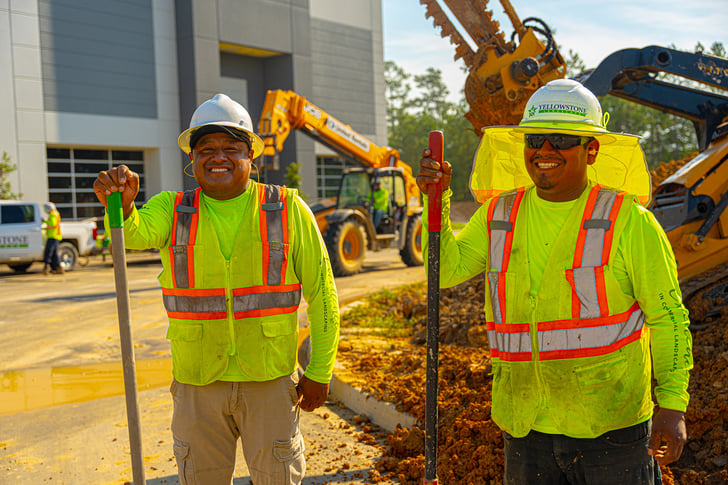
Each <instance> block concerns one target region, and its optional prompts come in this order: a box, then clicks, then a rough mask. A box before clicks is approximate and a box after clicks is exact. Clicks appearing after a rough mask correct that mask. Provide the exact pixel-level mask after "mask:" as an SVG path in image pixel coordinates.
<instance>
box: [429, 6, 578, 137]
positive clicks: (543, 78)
mask: <svg viewBox="0 0 728 485" xmlns="http://www.w3.org/2000/svg"><path fill="white" fill-rule="evenodd" d="M420 3H421V4H423V5H425V6H426V7H427V13H426V16H427V17H432V19H433V23H434V25H435V26H437V27H439V28H440V29H441V35H442V37H449V38H450V43H452V44H454V45H455V60H457V59H462V60H463V62H464V63H465V65H466V66H467V68H468V76H467V78H466V80H465V98H466V100H467V102H468V105H469V106H470V111H468V112H467V113H465V118H467V119H468V121H470V123H471V124H472V125H473V128H474V130H475V133H476V134H477V135H478V136H480V134H481V131H482V129H483V128H484V127H486V126H491V125H510V124H516V123H518V121H520V119H521V116H522V115H523V108H524V107H525V105H526V102H527V101H528V98H530V97H531V94H532V93H533V92H534V91H536V90H537V89H538V88H540V87H541V86H543V85H544V84H546V83H547V82H549V81H551V80H553V79H559V78H563V77H565V76H566V63H565V62H564V59H563V58H562V57H561V54H559V51H558V48H557V46H556V43H555V42H554V39H553V36H552V34H551V29H549V27H548V25H546V23H545V22H543V21H542V20H540V19H538V18H535V17H529V18H527V19H524V20H523V22H521V20H520V19H519V18H518V15H517V14H516V12H515V10H514V9H513V7H512V6H511V4H510V2H509V1H508V0H500V3H501V5H502V6H503V9H504V11H505V13H506V15H507V16H508V19H509V20H510V22H511V24H512V25H513V29H514V31H513V33H512V35H511V36H510V39H509V40H506V38H505V35H504V33H503V32H502V31H501V30H500V24H499V22H498V21H497V20H494V19H493V12H492V11H489V10H487V5H488V0H420ZM440 4H444V5H446V6H447V8H448V9H449V10H450V12H451V13H452V15H453V16H454V17H456V18H457V21H458V22H459V23H460V25H462V26H463V28H464V29H465V30H466V34H464V33H461V32H459V31H458V30H457V28H456V27H455V26H454V25H453V23H452V21H451V20H450V18H449V17H448V15H447V14H446V13H445V11H444V10H443V8H442V6H441V5H440ZM465 35H467V36H468V37H469V38H470V39H471V42H468V41H467V40H466V37H465ZM516 37H517V38H518V39H517V40H516ZM471 44H474V45H475V46H476V49H475V50H474V49H473V47H471Z"/></svg>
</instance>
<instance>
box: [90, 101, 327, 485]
mask: <svg viewBox="0 0 728 485" xmlns="http://www.w3.org/2000/svg"><path fill="white" fill-rule="evenodd" d="M178 144H179V146H180V148H181V149H182V150H183V151H184V152H185V153H187V154H188V155H189V158H190V164H191V165H192V173H193V174H194V177H195V180H196V181H197V183H198V184H199V186H200V187H199V188H197V189H193V190H189V191H186V192H162V193H160V194H157V195H155V196H154V197H152V198H151V199H150V200H149V201H148V202H147V203H146V204H145V205H144V206H143V207H142V208H141V209H139V210H137V209H136V207H135V206H134V199H135V197H136V195H137V193H138V190H139V176H138V175H137V174H136V173H134V172H132V171H131V170H129V169H128V168H127V167H126V166H124V165H120V166H119V167H115V168H112V169H111V170H109V171H104V172H101V173H100V174H99V175H98V177H97V179H96V182H95V183H94V191H95V192H96V195H97V197H98V198H99V201H101V203H102V204H104V205H106V197H107V195H110V194H111V193H112V192H116V191H118V192H121V196H122V206H123V209H124V237H125V241H126V245H127V247H129V248H131V249H147V248H159V249H160V256H161V259H162V265H163V271H162V273H161V274H160V275H159V278H158V279H159V282H160V285H161V287H162V295H163V300H164V305H165V308H166V310H167V316H168V318H169V328H168V330H167V338H168V339H169V340H170V343H171V347H172V362H173V374H174V381H173V383H172V386H171V388H170V391H171V393H172V396H173V399H174V415H173V418H172V434H173V436H174V454H175V458H176V460H177V467H178V470H179V478H180V482H181V483H182V484H229V483H230V482H231V480H232V476H233V471H234V468H235V454H236V448H237V441H238V439H240V440H241V441H242V447H243V455H244V456H245V460H246V462H247V464H248V469H249V470H250V475H251V478H252V480H253V483H255V484H256V485H280V484H286V485H287V484H299V483H301V480H302V478H303V476H304V473H305V468H306V463H305V459H304V454H303V452H304V442H303V438H302V436H301V433H300V430H299V425H298V423H299V410H300V409H303V410H304V411H313V410H314V409H315V408H317V407H319V406H321V405H322V404H323V403H324V402H325V401H326V399H327V396H328V383H329V381H330V380H331V377H332V372H333V366H334V360H335V357H336V349H337V343H338V335H339V311H338V297H337V293H336V287H335V285H334V277H333V273H332V271H331V266H330V263H329V259H328V255H327V252H326V247H325V245H324V242H323V239H322V238H321V235H320V233H319V231H318V228H317V226H316V221H315V219H314V217H313V214H312V213H311V211H310V209H309V208H308V206H307V205H306V203H305V202H304V201H303V200H302V199H301V198H300V197H299V196H298V193H297V191H296V190H294V189H288V188H286V187H279V186H274V185H263V184H260V183H257V182H255V181H253V180H250V172H251V164H252V160H253V159H254V158H255V157H256V156H258V155H260V154H262V153H263V141H262V140H261V139H260V137H259V136H258V135H256V134H255V133H254V132H253V127H252V123H251V119H250V116H249V114H248V112H247V110H246V109H245V108H243V106H241V105H240V104H238V103H237V102H235V101H233V100H232V99H230V98H229V97H228V96H226V95H224V94H217V95H215V96H214V97H213V98H212V99H209V100H207V101H205V102H204V103H202V104H201V105H200V106H199V107H198V108H197V110H196V111H195V112H194V114H193V115H192V120H191V122H190V127H189V129H187V130H185V131H184V132H183V133H182V134H181V135H180V136H179V139H178ZM301 296H303V298H305V300H306V302H307V303H308V309H307V316H308V320H309V325H310V337H311V348H312V352H311V353H312V355H311V359H310V362H309V363H308V365H307V367H306V369H305V374H304V375H303V376H301V377H300V380H299V377H298V373H297V372H296V368H297V366H296V350H297V340H298V315H297V310H298V306H299V303H300V299H301Z"/></svg>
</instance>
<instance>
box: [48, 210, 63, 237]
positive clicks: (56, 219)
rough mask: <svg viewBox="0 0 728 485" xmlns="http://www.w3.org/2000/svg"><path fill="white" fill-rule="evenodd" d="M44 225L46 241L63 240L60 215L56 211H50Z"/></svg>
mask: <svg viewBox="0 0 728 485" xmlns="http://www.w3.org/2000/svg"><path fill="white" fill-rule="evenodd" d="M45 223H46V237H47V238H48V239H58V240H59V241H60V240H61V239H63V236H62V235H61V214H60V213H59V212H58V211H51V212H50V213H49V214H48V219H46V221H45Z"/></svg>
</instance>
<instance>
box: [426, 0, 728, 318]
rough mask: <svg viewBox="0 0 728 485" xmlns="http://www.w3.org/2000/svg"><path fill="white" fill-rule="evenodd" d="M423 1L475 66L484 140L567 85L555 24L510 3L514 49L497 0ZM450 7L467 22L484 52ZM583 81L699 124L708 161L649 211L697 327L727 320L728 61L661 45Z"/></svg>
mask: <svg viewBox="0 0 728 485" xmlns="http://www.w3.org/2000/svg"><path fill="white" fill-rule="evenodd" d="M420 3H421V4H424V5H426V7H427V13H426V16H427V17H432V18H433V20H434V24H435V25H436V26H438V27H440V29H441V34H442V36H443V37H445V36H449V37H450V41H451V43H453V44H455V46H456V49H455V52H456V54H455V59H459V58H462V59H463V61H464V62H465V64H466V65H467V67H468V71H469V74H468V77H467V79H466V82H465V95H466V99H467V101H468V103H469V105H470V112H469V113H468V114H466V117H467V118H468V120H469V121H470V122H471V124H472V125H473V128H474V129H475V132H476V134H478V135H479V136H480V133H481V129H482V128H483V127H484V126H490V125H512V124H516V123H518V122H519V121H520V119H521V116H522V114H523V109H524V107H525V104H526V101H527V100H528V98H529V97H530V95H531V93H532V92H533V91H535V90H536V89H538V88H539V87H541V86H542V85H544V84H545V83H546V82H548V81H550V80H551V79H556V78H562V77H565V73H566V69H565V63H564V61H563V59H562V57H561V55H560V54H559V53H558V50H557V47H556V43H555V42H554V39H553V36H552V35H551V30H550V29H549V28H548V26H547V25H546V23H545V22H544V21H542V20H540V19H537V18H533V17H531V18H527V19H524V20H523V22H521V21H520V20H519V18H518V16H517V15H516V13H515V11H514V10H513V7H512V6H511V4H510V2H509V1H508V0H500V3H501V5H502V6H503V9H504V10H505V13H506V14H507V15H508V17H509V20H510V21H511V23H512V24H513V28H514V32H513V35H512V36H511V40H510V42H506V41H505V39H504V34H503V32H501V31H500V26H499V24H498V22H497V21H495V20H493V18H492V12H491V11H488V10H486V6H487V4H488V1H487V0H420ZM440 3H442V4H445V5H447V7H448V8H449V9H450V12H451V13H452V14H453V15H454V16H455V17H457V20H458V21H459V23H460V24H461V25H462V26H463V27H464V29H465V30H466V31H467V35H469V36H470V37H471V39H472V41H473V42H474V43H475V44H476V45H477V50H476V51H473V49H472V48H470V47H469V45H468V43H467V42H466V41H465V38H464V36H463V34H461V33H460V32H458V30H457V28H455V26H454V25H453V24H452V23H451V21H450V19H449V18H448V16H447V15H446V14H445V12H444V11H443V9H442V7H441V6H440ZM536 34H538V36H536ZM516 36H518V39H519V42H518V43H517V42H516V40H515V37H516ZM538 37H540V38H538ZM665 75H670V76H671V77H672V78H670V77H667V78H666V77H665ZM575 79H576V80H578V81H580V82H582V83H583V84H584V85H585V86H586V87H588V88H589V89H590V90H591V91H592V92H594V94H596V95H597V96H605V95H607V94H610V95H613V96H617V97H620V98H622V99H625V100H628V101H631V102H635V103H639V104H642V105H644V106H648V107H651V108H654V109H657V110H660V111H663V112H666V113H670V114H673V115H675V116H679V117H682V118H685V119H688V120H690V121H691V122H692V123H693V125H694V127H695V132H696V135H697V140H698V148H699V152H700V153H699V154H698V156H697V157H695V158H694V159H693V160H691V161H690V162H689V163H688V164H686V165H685V166H684V167H683V168H682V169H680V170H679V171H678V172H676V173H674V174H673V175H672V176H670V177H669V178H667V179H666V180H664V181H663V182H661V183H660V185H659V186H658V188H657V189H656V190H655V193H654V194H653V195H654V197H653V201H652V203H651V204H650V206H649V209H650V210H652V211H653V213H654V214H655V216H656V217H657V219H658V220H659V221H660V223H661V224H662V226H663V227H664V229H665V232H666V233H667V236H668V239H669V240H670V243H671V244H672V247H673V251H674V253H675V258H676V259H677V263H678V277H679V279H680V286H681V289H682V293H683V301H684V302H685V304H686V305H687V307H688V308H689V310H690V318H691V322H692V323H691V327H692V328H700V327H701V326H704V325H706V324H707V323H709V322H710V321H712V320H714V319H716V318H717V317H720V316H721V311H722V308H724V307H725V301H726V294H728V211H726V210H725V209H726V207H728V96H726V94H727V93H726V92H725V91H728V59H723V58H720V57H715V56H710V55H706V54H702V53H689V52H682V51H678V50H675V49H670V48H666V47H660V46H648V47H645V48H642V49H624V50H621V51H618V52H615V53H613V54H611V55H609V56H608V57H606V58H605V59H604V60H603V61H602V62H601V63H600V64H599V66H597V67H596V68H595V69H591V70H588V71H585V72H583V73H581V74H580V75H578V76H576V77H575ZM675 79H679V82H675V81H674V80H675Z"/></svg>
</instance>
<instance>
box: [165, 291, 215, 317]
mask: <svg viewBox="0 0 728 485" xmlns="http://www.w3.org/2000/svg"><path fill="white" fill-rule="evenodd" d="M162 299H163V301H164V308H166V309H167V311H168V312H182V313H227V308H226V306H225V295H215V296H175V295H163V296H162Z"/></svg>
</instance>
